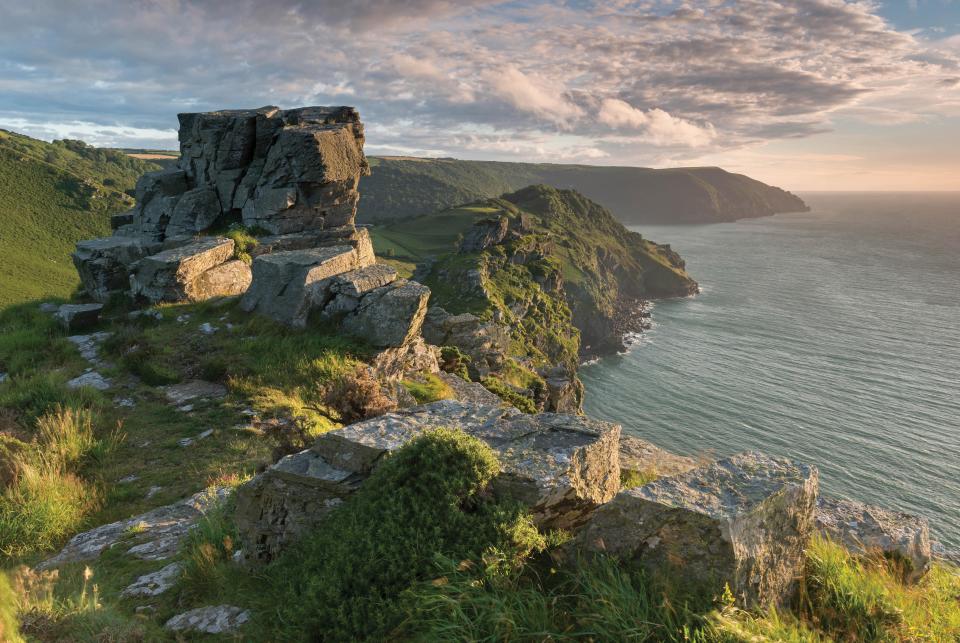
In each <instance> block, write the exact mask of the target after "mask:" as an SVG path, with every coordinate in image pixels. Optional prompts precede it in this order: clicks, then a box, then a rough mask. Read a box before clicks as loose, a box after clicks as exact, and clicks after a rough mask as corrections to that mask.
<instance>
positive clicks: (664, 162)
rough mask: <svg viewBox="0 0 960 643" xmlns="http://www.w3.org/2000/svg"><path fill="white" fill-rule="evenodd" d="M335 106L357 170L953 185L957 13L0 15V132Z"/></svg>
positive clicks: (603, 7)
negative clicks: (396, 160) (415, 159)
mask: <svg viewBox="0 0 960 643" xmlns="http://www.w3.org/2000/svg"><path fill="white" fill-rule="evenodd" d="M263 105H277V106H280V107H283V108H288V107H297V106H301V105H353V106H356V107H357V108H358V109H359V110H360V114H361V117H362V119H363V121H364V123H365V124H366V132H367V147H366V151H367V153H368V154H372V155H377V154H379V155H410V156H444V157H456V158H465V159H484V160H507V161H538V162H555V163H590V164H597V165H636V166H645V167H676V166H688V165H718V166H720V167H723V168H725V169H728V170H730V171H735V172H743V173H746V174H748V175H750V176H753V177H755V178H758V179H760V180H763V181H766V182H768V183H772V184H775V185H779V186H781V187H784V188H786V189H789V190H794V191H809V190H960V0H890V1H887V2H874V1H868V0H863V1H860V0H857V1H845V0H766V1H758V0H742V1H729V0H701V1H694V0H691V1H673V0H664V1H661V0H560V1H553V2H543V1H539V0H513V1H509V2H501V1H498V0H352V1H350V2H343V1H330V0H318V1H314V2H308V1H304V0H299V1H298V0H271V1H270V2H255V1H253V0H117V1H112V0H87V1H85V2H82V3H79V2H67V1H62V2H51V1H46V0H32V1H31V2H22V0H0V127H3V128H6V129H10V130H13V131H17V132H21V133H25V134H28V135H30V136H35V137H37V138H43V139H46V140H52V139H55V138H81V139H83V140H86V141H88V142H90V143H92V144H95V145H101V146H116V147H148V148H163V149H175V148H176V146H177V143H176V127H177V119H176V114H177V113H178V112H190V111H207V110H214V109H224V108H243V107H260V106H263Z"/></svg>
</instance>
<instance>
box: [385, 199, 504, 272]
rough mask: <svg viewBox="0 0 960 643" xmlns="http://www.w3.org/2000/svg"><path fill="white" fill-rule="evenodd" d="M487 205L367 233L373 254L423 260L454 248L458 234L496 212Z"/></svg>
mask: <svg viewBox="0 0 960 643" xmlns="http://www.w3.org/2000/svg"><path fill="white" fill-rule="evenodd" d="M497 211H498V210H497V208H495V207H491V206H487V205H468V206H462V207H457V208H451V209H449V210H444V211H442V212H437V213H434V214H429V215H426V216H421V217H417V218H415V219H410V220H407V221H402V222H399V223H393V224H387V225H380V226H376V227H374V228H372V229H371V230H370V238H371V240H372V241H373V247H374V250H375V251H376V253H377V254H378V255H379V256H381V257H386V258H391V259H392V258H397V259H405V260H408V261H412V262H414V263H416V262H419V261H422V260H424V259H426V258H427V257H431V256H437V255H442V254H446V253H448V252H452V251H454V250H456V249H457V243H458V239H459V237H460V235H463V234H465V233H466V232H467V230H469V229H470V227H471V226H472V225H473V224H474V223H476V222H477V221H480V220H481V219H485V218H488V217H489V216H490V215H491V214H495V213H496V212H497Z"/></svg>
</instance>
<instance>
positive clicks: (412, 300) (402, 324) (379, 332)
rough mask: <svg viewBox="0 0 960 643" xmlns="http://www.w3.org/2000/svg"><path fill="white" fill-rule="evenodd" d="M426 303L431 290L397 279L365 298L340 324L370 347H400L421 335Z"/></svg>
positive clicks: (369, 293)
mask: <svg viewBox="0 0 960 643" xmlns="http://www.w3.org/2000/svg"><path fill="white" fill-rule="evenodd" d="M429 299H430V289H429V288H427V287H426V286H424V285H423V284H419V283H417V282H415V281H407V280H405V279H398V280H397V281H395V282H393V283H391V284H389V285H386V286H383V287H381V288H377V289H375V290H371V291H370V292H368V293H367V294H366V295H364V296H363V298H362V299H361V300H360V305H359V306H357V309H356V310H355V311H354V312H352V313H351V314H349V315H348V316H346V317H344V319H343V321H342V322H341V324H342V327H343V330H344V331H345V332H347V333H349V334H351V335H355V336H357V337H362V338H363V339H364V340H366V341H367V342H368V343H370V344H371V345H373V346H376V347H390V346H403V345H404V344H406V343H408V342H410V341H411V340H413V338H414V337H417V336H418V335H420V328H421V326H422V325H423V318H424V316H425V315H426V314H427V301H428V300H429Z"/></svg>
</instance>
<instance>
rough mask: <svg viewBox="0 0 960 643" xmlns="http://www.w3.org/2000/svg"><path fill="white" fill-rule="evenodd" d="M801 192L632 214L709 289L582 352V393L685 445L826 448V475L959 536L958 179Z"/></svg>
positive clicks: (808, 457)
mask: <svg viewBox="0 0 960 643" xmlns="http://www.w3.org/2000/svg"><path fill="white" fill-rule="evenodd" d="M800 196H801V197H802V198H803V199H804V200H805V201H806V202H807V204H808V205H810V207H811V211H810V212H803V213H794V214H780V215H775V216H771V217H765V218H760V219H745V220H740V221H736V222H733V223H716V224H709V225H692V226H689V225H688V226H662V225H658V226H637V227H633V228H632V229H633V230H636V231H637V232H640V233H641V234H643V235H644V237H646V238H648V239H652V240H654V241H656V242H658V243H669V244H671V246H672V247H673V248H674V249H675V250H677V251H678V252H679V253H680V255H681V256H682V257H683V258H684V259H685V260H686V262H687V269H688V271H689V272H690V274H691V275H692V276H693V277H694V278H695V279H696V280H697V281H698V282H699V283H700V285H701V288H702V292H701V293H700V294H699V295H696V296H694V297H689V298H683V299H671V300H660V301H657V302H655V303H654V305H653V309H652V313H653V327H652V328H651V329H650V330H649V331H647V332H646V333H644V334H643V335H641V336H639V337H637V338H635V340H634V342H633V344H632V345H631V347H630V348H629V350H628V351H627V352H626V353H623V354H620V355H616V356H611V357H607V358H603V359H600V360H597V361H595V362H592V363H589V364H586V365H584V367H583V368H582V369H581V378H582V379H583V382H584V384H585V387H586V396H585V404H584V408H585V411H586V412H587V413H588V414H589V415H591V416H593V417H597V418H601V419H605V420H611V421H615V422H619V423H620V424H622V426H623V430H624V431H625V432H627V433H630V434H633V435H636V436H639V437H641V438H644V439H647V440H650V441H651V442H654V443H655V444H657V445H659V446H661V447H663V448H666V449H668V450H672V451H675V452H678V453H682V454H686V455H694V456H699V455H707V456H714V457H722V456H726V455H731V454H734V453H737V452H740V451H744V450H759V451H764V452H767V453H770V454H775V455H781V456H787V457H790V458H793V459H795V460H797V461H801V462H805V463H811V464H815V465H816V466H817V467H819V470H820V482H821V491H822V492H823V493H828V494H831V495H834V496H841V497H848V498H851V499H857V500H862V501H864V502H868V503H871V504H876V505H880V506H883V507H887V508H891V509H897V510H900V511H905V512H909V513H915V514H920V515H923V516H927V517H928V518H929V520H930V526H931V532H932V535H933V537H934V538H935V539H937V540H940V541H941V542H942V543H943V544H944V545H945V546H947V547H949V548H960V192H957V193H924V194H918V193H912V194H908V193H811V194H801V195H800Z"/></svg>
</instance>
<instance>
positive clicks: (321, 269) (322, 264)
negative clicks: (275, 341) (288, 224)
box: [240, 246, 363, 328]
mask: <svg viewBox="0 0 960 643" xmlns="http://www.w3.org/2000/svg"><path fill="white" fill-rule="evenodd" d="M361 261H362V259H361V257H360V255H359V253H358V252H357V250H356V249H355V248H353V247H352V246H332V247H328V248H314V249H311V250H291V251H287V252H276V253H273V254H268V255H261V256H259V257H257V258H256V259H254V260H253V281H252V283H251V284H250V288H249V289H248V290H247V293H246V294H245V295H244V297H243V299H242V300H241V302H240V307H241V308H242V309H243V310H245V311H248V312H252V311H256V312H258V313H260V314H262V315H266V316H268V317H270V318H272V319H274V320H276V321H278V322H281V323H284V324H287V325H290V326H293V327H295V328H303V327H305V326H306V323H307V317H308V315H309V314H310V311H311V310H312V309H313V308H314V307H315V306H316V305H318V304H319V306H320V307H322V305H323V304H325V303H326V302H327V301H328V300H329V298H330V285H331V278H332V277H336V276H337V275H340V274H343V273H345V272H349V271H351V270H356V269H357V268H361V267H363V265H362V264H361Z"/></svg>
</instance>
